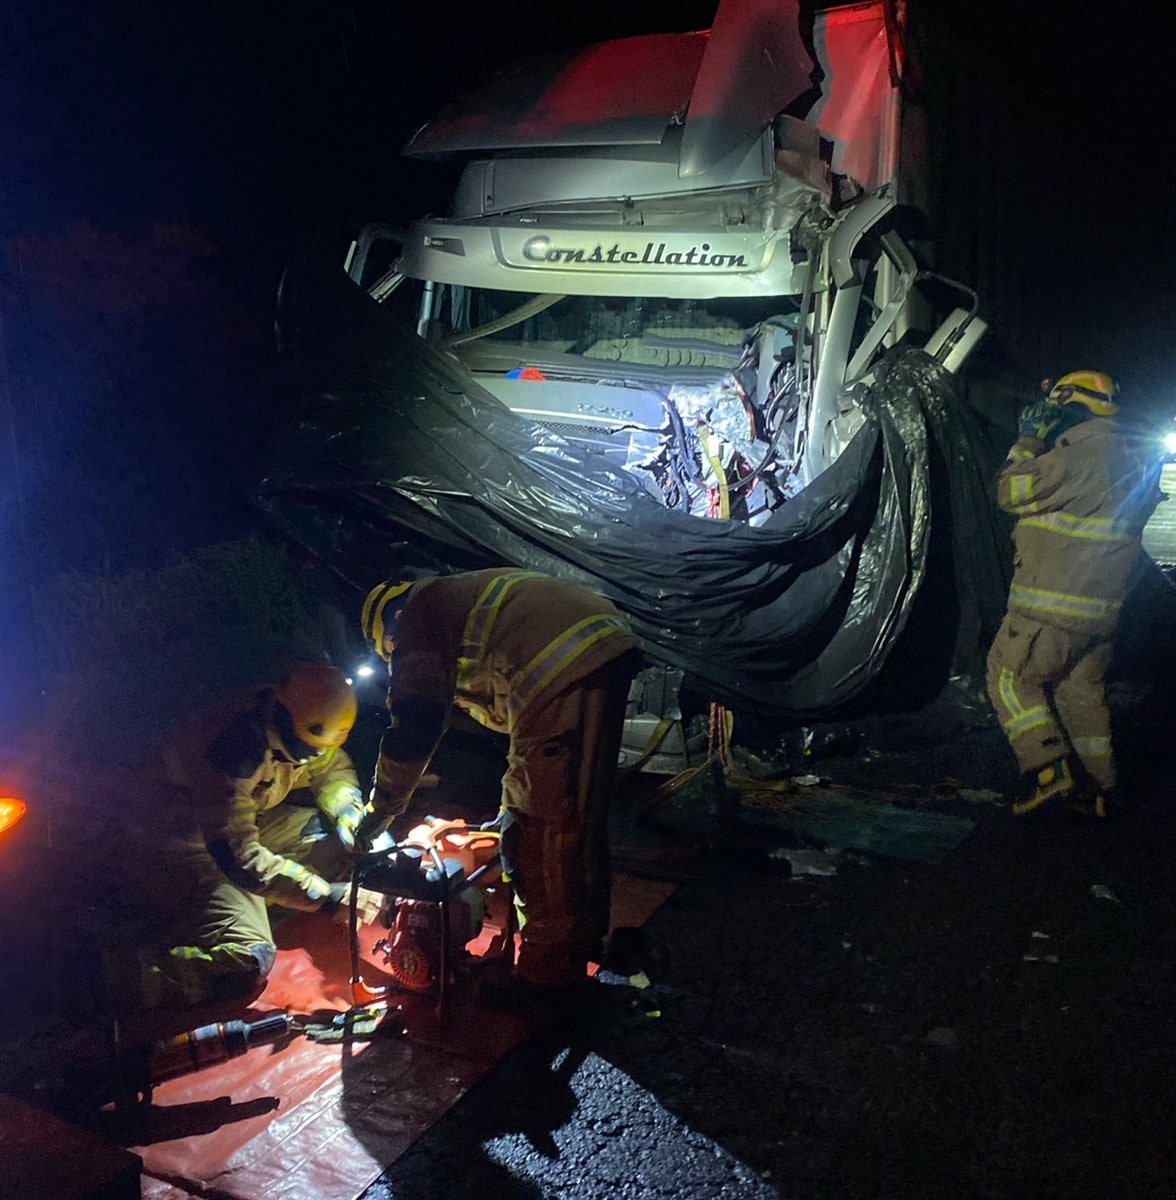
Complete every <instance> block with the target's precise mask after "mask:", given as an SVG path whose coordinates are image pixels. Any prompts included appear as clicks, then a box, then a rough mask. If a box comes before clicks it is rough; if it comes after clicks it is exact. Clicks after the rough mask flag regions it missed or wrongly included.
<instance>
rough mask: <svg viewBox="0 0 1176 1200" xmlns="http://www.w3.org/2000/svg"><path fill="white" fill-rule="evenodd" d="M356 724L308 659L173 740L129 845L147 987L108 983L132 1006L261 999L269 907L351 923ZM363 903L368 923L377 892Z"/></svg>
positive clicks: (350, 704)
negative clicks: (347, 871) (344, 876)
mask: <svg viewBox="0 0 1176 1200" xmlns="http://www.w3.org/2000/svg"><path fill="white" fill-rule="evenodd" d="M355 716H356V699H355V693H354V691H353V690H352V687H351V684H350V683H349V681H348V680H347V679H346V678H345V676H344V675H343V673H342V672H341V671H339V670H337V669H336V668H334V667H331V666H328V665H327V664H325V663H312V664H309V665H306V666H302V667H298V668H296V669H295V670H294V671H292V672H291V673H290V675H289V676H288V677H287V678H286V679H285V680H284V681H283V682H282V684H281V685H280V686H278V687H276V688H262V689H259V690H256V691H251V692H249V693H247V694H245V695H244V696H241V697H239V698H238V699H236V700H235V701H230V702H229V703H228V704H227V705H225V706H224V707H222V708H218V709H216V710H215V711H212V712H208V713H203V714H198V715H196V716H194V717H193V718H192V719H191V720H190V721H189V722H188V723H186V724H185V725H183V726H181V727H180V728H179V729H178V730H176V731H175V732H174V733H173V734H172V735H171V736H170V737H169V738H167V739H166V741H165V742H164V745H163V748H162V750H161V752H160V754H159V756H158V759H157V760H156V761H155V763H154V764H153V765H152V766H151V767H150V768H149V770H148V786H147V794H148V798H149V800H150V803H151V805H152V811H151V812H149V813H147V814H145V816H144V819H143V820H142V821H141V822H140V825H139V827H138V829H137V831H136V833H135V835H134V836H133V838H132V842H131V846H132V853H133V861H132V862H131V863H130V869H131V874H132V876H133V877H134V878H135V882H136V883H137V884H138V888H139V890H140V891H141V892H142V893H143V899H144V901H145V902H146V906H147V909H148V914H149V922H150V924H151V926H152V930H151V932H152V935H153V936H152V937H151V941H152V942H153V944H154V946H155V949H153V950H149V951H147V952H145V953H142V954H140V955H139V957H138V959H137V968H138V972H139V978H138V979H136V980H133V981H132V980H131V979H128V978H125V977H124V978H122V979H115V980H113V981H112V982H113V983H114V985H115V988H116V994H117V995H119V996H120V997H121V999H122V1000H123V1002H124V1003H126V1002H131V1001H133V1000H137V1002H138V1003H140V1004H144V1005H146V1006H149V1007H150V1006H155V1005H160V1004H185V1003H186V1004H195V1003H199V1002H201V1001H206V1000H221V999H228V998H231V997H235V996H240V995H245V994H248V993H250V992H252V991H254V990H256V989H257V988H258V987H259V986H260V985H261V984H262V983H263V982H264V980H265V977H266V975H267V974H268V973H269V971H270V968H271V967H272V966H273V964H274V956H275V953H276V948H275V946H274V941H273V934H272V932H271V930H270V919H269V915H268V912H267V908H266V905H267V902H271V903H274V904H279V905H282V906H284V907H286V908H292V909H303V910H311V911H319V912H323V913H326V914H328V915H337V916H338V918H339V919H340V920H342V919H344V918H345V917H346V915H347V905H346V903H344V896H345V892H346V885H345V884H343V883H336V882H333V881H334V880H335V879H337V878H338V876H339V874H341V873H342V871H343V869H344V868H345V867H346V864H347V862H348V859H349V856H350V849H351V847H353V845H354V833H355V830H356V828H357V826H358V825H359V823H360V821H361V819H362V818H363V816H364V814H365V804H364V801H363V798H362V793H361V791H360V788H359V782H358V780H357V778H356V774H355V769H354V767H353V766H352V764H351V759H350V758H349V757H348V756H347V753H346V751H345V750H344V749H343V743H344V742H345V741H346V740H347V735H348V733H349V732H350V731H351V727H352V725H353V723H354V721H355ZM359 904H360V909H361V912H362V913H363V916H364V918H365V919H369V920H370V919H371V917H372V916H374V915H375V910H376V908H377V907H378V897H376V896H375V894H369V893H367V892H365V891H362V890H361V896H360V898H359ZM119 966H120V967H122V968H123V969H124V970H125V964H119ZM132 985H133V986H134V987H137V989H138V995H137V996H136V995H135V994H134V992H133V991H132Z"/></svg>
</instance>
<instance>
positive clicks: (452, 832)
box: [351, 817, 514, 1008]
mask: <svg viewBox="0 0 1176 1200" xmlns="http://www.w3.org/2000/svg"><path fill="white" fill-rule="evenodd" d="M498 843H499V835H498V831H497V830H494V829H478V828H475V829H470V828H469V826H468V825H467V824H466V822H465V821H443V820H440V819H438V818H436V817H428V818H426V820H425V821H424V822H423V823H422V824H420V825H417V826H416V827H414V828H413V829H412V830H410V832H409V834H408V836H407V837H406V838H404V839H403V840H402V841H399V842H397V843H396V844H395V845H393V846H392V847H390V848H389V849H387V850H385V851H381V852H379V853H376V854H370V855H368V856H367V857H366V858H364V859H363V860H361V861H360V863H359V864H357V866H356V870H355V882H356V883H357V884H359V885H362V886H363V887H365V888H369V889H371V890H373V891H379V892H383V893H384V897H385V905H384V908H383V909H382V911H381V920H382V922H383V924H384V926H385V927H386V928H387V929H388V930H389V931H390V932H389V933H388V934H387V935H386V936H384V937H381V938H380V939H379V940H378V941H377V942H376V943H375V945H373V947H372V951H373V952H374V953H377V954H380V955H382V956H383V965H384V966H385V967H386V969H387V972H388V974H389V975H390V976H391V977H392V979H393V980H394V981H395V984H396V986H397V987H400V988H404V989H406V990H408V991H413V992H433V991H436V992H437V993H438V996H439V1007H442V1008H443V1005H444V996H445V989H446V986H447V985H448V983H449V982H451V977H452V976H453V975H454V973H455V971H456V970H457V969H458V968H459V967H460V966H461V965H462V964H463V963H464V962H465V961H466V960H468V959H469V958H470V957H471V956H470V955H469V954H468V952H467V951H466V947H467V946H468V944H469V943H470V942H472V941H473V940H474V939H475V938H476V937H478V935H479V934H480V933H481V932H482V929H483V923H484V921H485V917H486V891H485V890H484V888H485V887H487V886H488V885H492V884H493V883H495V882H497V881H498V880H499V879H500V878H501V874H500V872H498V871H495V870H494V868H495V867H496V866H497V865H498V862H499V854H498ZM480 884H481V885H482V886H479V885H480ZM505 907H506V912H505V913H504V916H505V918H506V919H505V920H504V923H503V924H504V929H503V932H502V935H501V937H500V938H499V939H497V940H496V948H495V953H496V954H505V953H511V952H513V945H514V942H513V938H514V926H513V904H511V902H510V899H509V895H507V897H506V901H505ZM357 936H358V930H357V929H356V928H355V927H354V924H353V927H352V981H351V989H352V995H353V998H354V999H355V1002H356V1003H357V1004H366V1003H370V1002H371V1001H372V1000H375V999H379V998H381V997H382V996H383V995H384V993H385V992H386V990H387V989H385V988H382V987H379V988H373V987H371V986H369V985H368V984H367V983H366V982H365V981H364V979H363V977H362V975H361V973H360V969H359V963H360V959H359V952H358V943H357V941H356V939H357Z"/></svg>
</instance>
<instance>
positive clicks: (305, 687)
mask: <svg viewBox="0 0 1176 1200" xmlns="http://www.w3.org/2000/svg"><path fill="white" fill-rule="evenodd" d="M274 701H275V703H276V705H277V706H278V709H277V714H276V717H277V719H276V722H275V723H276V725H277V728H278V733H279V735H280V736H281V739H282V743H283V744H284V745H285V747H286V749H287V750H288V751H289V752H290V755H291V757H292V758H295V759H304V758H308V757H310V754H307V753H305V751H306V750H308V749H309V750H310V751H312V752H313V753H314V754H320V753H321V752H322V751H324V750H330V749H331V748H332V747H334V746H341V745H343V743H344V742H345V741H346V740H347V735H348V734H349V733H350V732H351V727H352V726H353V725H354V724H355V715H356V711H357V709H358V705H357V703H356V699H355V690H354V689H353V688H352V686H351V682H350V680H349V679H348V678H347V676H346V675H344V674H343V672H342V671H340V670H339V668H338V667H332V666H328V664H327V663H309V664H307V665H306V666H303V667H296V668H295V669H294V670H293V671H291V672H290V674H289V675H287V676H286V678H285V680H284V681H283V682H282V683H281V684H280V685H279V687H278V688H277V690H276V691H275V692H274Z"/></svg>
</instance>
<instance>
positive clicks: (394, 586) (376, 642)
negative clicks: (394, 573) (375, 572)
mask: <svg viewBox="0 0 1176 1200" xmlns="http://www.w3.org/2000/svg"><path fill="white" fill-rule="evenodd" d="M412 583H413V581H412V580H411V579H399V580H385V581H384V582H383V583H379V584H377V585H376V586H375V587H374V588H372V590H371V591H370V592H368V594H367V599H366V600H365V601H364V602H363V613H362V614H361V616H360V618H359V623H360V626H361V627H362V629H363V639H364V641H365V642H371V644H372V647H373V649H374V650H375V652H376V653H377V654H378V655H379V656H380V657H381V658H382V659H384V660H385V661H387V660H388V658H390V657H391V656H390V655H389V654H388V652H387V651H386V650H385V649H384V633H385V631H386V630H389V629H391V626H392V622H391V621H390V620H388V621H386V620H385V618H384V612H385V610H386V608H387V607H388V602H389V601H390V600H395V599H396V597H397V596H403V595H404V593H405V592H407V591H408V589H409V588H410V587H412Z"/></svg>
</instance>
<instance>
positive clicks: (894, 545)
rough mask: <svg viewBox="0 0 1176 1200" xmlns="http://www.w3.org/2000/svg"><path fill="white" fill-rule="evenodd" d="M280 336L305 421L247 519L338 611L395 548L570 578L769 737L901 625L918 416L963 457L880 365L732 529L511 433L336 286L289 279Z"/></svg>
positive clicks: (909, 357) (461, 381) (914, 506)
mask: <svg viewBox="0 0 1176 1200" xmlns="http://www.w3.org/2000/svg"><path fill="white" fill-rule="evenodd" d="M279 317H280V320H279V329H280V332H281V341H282V345H283V348H284V350H285V352H286V354H287V356H288V362H289V364H290V366H291V377H292V378H294V379H297V380H298V381H299V383H300V386H301V387H302V389H303V391H304V394H305V402H304V407H303V409H302V412H301V414H300V416H299V417H298V418H297V419H296V420H295V421H294V422H293V423H292V424H291V425H290V426H289V427H288V428H287V429H285V430H284V431H282V433H281V434H280V436H279V437H278V439H277V440H276V443H275V445H274V447H273V450H272V453H271V455H270V457H269V461H268V469H267V471H266V474H265V477H264V479H263V481H262V482H261V484H260V486H259V494H258V500H259V503H260V504H261V506H262V507H263V509H264V510H265V511H266V512H267V513H268V514H269V515H270V517H271V518H272V520H273V521H274V522H275V524H277V525H278V526H279V527H280V528H282V529H284V530H285V531H286V532H287V533H288V534H289V535H290V536H291V537H293V538H294V539H296V540H297V541H299V542H301V543H302V544H304V545H306V546H308V547H310V548H311V549H313V550H314V551H315V553H317V554H318V555H320V556H321V557H322V558H323V560H324V561H325V562H326V563H327V565H328V566H330V567H332V568H333V569H334V570H335V571H337V572H338V573H339V574H340V575H341V576H342V577H343V578H344V579H346V580H348V581H349V582H350V583H352V584H353V585H354V589H355V594H356V604H357V607H358V604H359V603H360V602H361V600H362V596H363V594H364V593H365V592H366V591H367V589H368V588H370V587H371V586H372V584H373V582H374V581H378V580H379V579H381V578H385V577H386V576H387V575H388V573H389V572H390V571H391V570H394V569H395V564H394V563H393V562H391V561H390V558H389V549H388V547H389V545H390V544H391V543H392V542H394V541H397V540H403V539H405V538H407V539H408V540H410V541H416V542H426V543H428V545H429V546H430V548H431V549H432V550H434V552H436V553H438V554H439V555H440V556H441V557H442V558H444V559H445V560H446V561H448V562H450V563H452V564H453V565H454V566H456V567H476V566H484V565H491V564H502V563H510V564H514V565H518V566H521V567H526V568H530V569H534V570H539V571H544V572H547V573H550V574H553V575H559V576H563V577H567V578H573V579H578V580H580V581H582V582H585V583H587V584H589V585H590V586H592V587H594V588H596V589H597V590H599V591H601V592H603V593H604V594H605V595H607V596H609V597H610V598H611V599H612V600H614V601H615V602H616V603H617V604H618V605H619V607H620V608H621V609H622V610H623V611H624V612H625V613H626V614H627V615H628V616H629V618H630V620H631V622H632V624H633V627H634V629H635V632H636V633H637V634H638V636H639V638H640V640H641V642H642V645H643V648H644V649H645V651H646V653H647V654H648V655H649V656H650V657H651V658H652V659H654V660H656V661H660V662H664V663H667V664H669V665H671V666H676V667H680V668H681V669H682V670H683V671H685V672H686V675H687V678H688V680H689V682H690V684H691V685H692V686H694V687H695V688H697V689H698V690H700V691H701V692H702V693H703V694H705V695H707V696H709V698H711V699H713V700H717V701H721V702H724V703H728V704H731V705H733V706H739V705H741V704H744V703H752V704H754V706H755V707H756V708H757V710H759V711H761V712H765V713H769V714H775V715H777V716H781V717H814V716H827V715H831V714H833V713H836V712H837V711H838V710H839V708H841V707H842V706H844V705H846V704H848V703H849V702H851V701H853V700H855V699H857V698H858V697H859V696H860V695H861V694H862V692H863V691H864V690H865V689H866V688H867V687H868V686H869V684H870V682H871V681H872V680H873V679H874V678H875V677H876V675H877V674H878V672H879V671H880V670H881V668H882V666H883V664H884V663H885V661H886V658H887V655H888V654H889V652H890V651H891V649H892V648H893V646H894V644H895V642H896V641H897V639H898V637H899V635H900V634H901V632H902V630H903V628H904V626H905V624H906V619H907V617H908V615H909V613H910V608H911V604H912V602H913V599H914V596H915V594H916V593H917V591H918V588H919V585H920V583H921V581H922V579H923V574H924V570H925V566H926V557H927V552H928V545H929V528H930V496H929V478H930V466H929V458H930V448H929V427H928V419H927V413H926V410H927V407H928V405H931V404H933V405H934V406H935V411H936V418H935V419H936V426H935V428H936V431H937V435H938V436H940V437H947V438H957V437H962V436H963V435H962V434H961V433H960V430H959V428H958V427H957V424H956V423H955V422H954V417H953V413H954V412H955V411H957V410H958V407H959V406H958V404H953V403H952V402H951V401H950V392H951V387H950V379H949V377H948V376H947V375H946V374H945V373H944V372H942V370H941V369H940V368H938V366H937V365H936V364H935V363H934V362H933V361H932V360H931V359H929V358H928V357H927V356H926V355H923V354H921V353H920V352H918V351H912V350H901V351H898V352H896V353H894V354H893V355H892V357H891V359H890V360H889V361H888V362H886V363H884V364H883V368H884V369H881V370H879V372H878V374H879V379H878V382H877V384H876V385H875V386H874V387H873V388H872V390H871V393H870V395H869V397H868V400H867V404H868V409H867V420H866V423H865V425H864V426H863V428H862V429H861V430H859V431H858V433H857V434H856V435H855V436H854V437H853V438H852V439H851V441H850V443H849V445H848V446H847V447H846V449H845V450H844V451H843V453H842V454H841V456H840V457H839V458H838V459H837V461H836V462H835V463H833V464H832V465H831V466H830V467H829V468H828V469H827V470H826V471H824V472H823V473H822V474H821V475H820V476H819V477H818V478H817V479H815V480H814V481H813V482H812V483H811V484H810V485H809V486H808V487H807V488H805V489H803V491H801V492H800V493H798V494H797V495H796V496H795V497H794V498H793V499H791V500H789V501H788V502H787V503H786V504H784V505H783V506H782V507H781V508H780V509H779V510H778V511H777V512H776V513H775V514H774V515H773V516H772V518H771V519H769V520H768V521H767V522H766V523H765V524H763V525H761V526H759V527H758V528H751V527H749V526H747V525H745V524H743V523H741V522H737V521H727V522H721V521H708V520H703V519H699V518H697V517H691V516H688V515H686V514H683V513H679V512H675V511H671V510H667V509H665V508H664V507H663V506H662V505H661V504H659V503H658V501H657V500H656V499H655V498H653V497H652V496H651V495H649V493H648V492H646V491H645V490H644V489H643V488H642V487H641V486H640V484H639V483H638V481H637V480H636V479H634V478H632V477H631V476H628V475H627V474H625V473H624V472H619V471H616V470H613V469H611V468H609V467H607V466H604V465H602V464H601V463H600V462H599V460H598V459H589V458H588V457H587V456H584V455H581V454H579V453H578V452H577V449H576V448H575V447H574V446H573V445H570V444H568V443H567V442H566V441H563V440H562V439H560V438H559V437H558V436H556V435H555V434H553V433H552V432H551V431H549V430H547V429H545V428H544V427H542V426H539V425H536V424H535V423H533V422H529V421H527V420H525V419H522V418H520V417H517V416H516V415H515V414H513V413H512V412H510V411H509V410H508V409H506V408H505V407H504V406H502V405H500V404H499V403H498V401H497V400H496V399H495V398H494V397H492V396H491V395H490V394H489V393H487V392H486V391H485V390H484V389H483V388H481V387H480V386H479V385H478V383H477V382H476V380H475V379H474V378H473V377H472V376H471V375H470V374H469V373H468V372H467V371H466V370H465V368H464V367H463V365H462V364H461V363H460V362H459V361H458V360H457V359H456V358H454V357H453V356H450V355H446V354H443V353H440V352H439V351H437V350H436V349H434V348H433V347H430V346H428V345H426V344H425V343H423V342H422V341H421V340H420V339H419V338H418V337H416V335H415V334H414V333H413V332H412V331H411V330H410V329H408V328H407V327H406V326H404V325H402V324H401V323H399V322H398V321H396V320H395V319H394V318H393V317H392V316H391V314H390V313H387V312H385V311H384V310H383V309H382V307H381V306H380V305H378V304H376V303H375V302H374V301H372V300H371V299H370V298H369V297H368V296H367V295H366V293H364V292H363V291H362V290H361V289H359V288H358V287H356V286H355V285H354V284H352V283H351V281H350V280H349V279H348V278H347V277H346V275H344V274H343V272H342V271H341V270H339V269H338V267H337V265H336V266H334V267H333V269H329V270H328V269H325V268H323V267H322V266H321V265H318V266H308V267H306V268H305V269H303V270H299V271H293V272H292V273H291V274H289V275H288V276H287V279H286V280H285V281H284V283H283V289H282V296H281V302H280V312H279ZM945 396H946V397H948V399H945ZM941 457H942V458H944V459H945V460H946V461H947V465H948V466H949V468H950V467H951V466H952V465H953V464H954V463H955V461H956V455H955V454H954V453H953V454H951V455H941Z"/></svg>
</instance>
